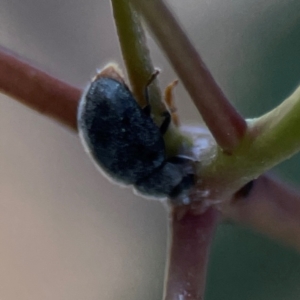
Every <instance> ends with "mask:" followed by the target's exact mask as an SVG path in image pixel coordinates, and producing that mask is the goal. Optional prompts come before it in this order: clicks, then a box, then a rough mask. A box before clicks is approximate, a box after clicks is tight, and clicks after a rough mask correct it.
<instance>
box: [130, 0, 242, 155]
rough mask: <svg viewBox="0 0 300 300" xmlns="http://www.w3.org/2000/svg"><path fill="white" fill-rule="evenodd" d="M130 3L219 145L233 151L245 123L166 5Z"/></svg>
mask: <svg viewBox="0 0 300 300" xmlns="http://www.w3.org/2000/svg"><path fill="white" fill-rule="evenodd" d="M131 1H132V3H133V4H134V5H135V6H136V7H137V8H138V9H139V10H140V12H141V14H142V15H143V17H144V18H145V20H146V22H147V24H148V26H149V27H150V29H151V30H152V32H153V34H154V35H155V37H156V39H157V40H158V42H159V44H160V46H161V47H162V49H163V50H164V51H165V53H166V55H167V57H168V59H169V60H170V62H171V64H172V65H173V67H174V69H175V70H176V72H177V74H178V75H179V77H180V79H181V80H182V82H183V84H184V85H185V88H186V89H187V91H188V92H189V94H190V96H191V98H192V99H193V101H194V103H195V105H196V107H197V108H198V110H199V112H200V113H201V115H202V117H203V119H204V121H205V123H206V124H207V126H208V128H209V129H210V131H211V132H212V134H213V136H214V138H215V139H216V141H217V143H218V145H219V146H220V147H221V148H223V149H224V150H226V151H228V152H232V151H233V150H234V149H235V148H236V147H237V146H238V145H239V142H240V141H241V139H242V137H243V135H244V133H245V131H246V122H245V120H244V119H243V118H242V117H241V116H240V115H239V114H238V112H237V111H236V110H235V108H234V107H233V106H232V105H231V103H230V102H229V101H228V100H227V99H226V97H225V95H224V94H223V92H222V91H221V89H220V88H219V86H218V85H217V83H216V82H215V80H214V79H213V77H212V75H211V74H210V72H209V70H208V69H207V67H206V66H205V63H204V62H203V60H202V59H201V57H200V55H199V54H198V53H197V51H196V49H195V48H194V46H193V45H192V43H191V42H190V40H189V39H188V37H187V36H186V34H185V33H184V31H183V30H182V28H181V27H180V25H179V24H178V22H177V21H176V19H175V18H174V16H173V15H172V13H171V12H170V11H169V9H168V8H167V6H166V5H165V4H164V3H163V2H162V1H161V0H152V1H148V0H131Z"/></svg>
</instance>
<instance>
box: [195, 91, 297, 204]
mask: <svg viewBox="0 0 300 300" xmlns="http://www.w3.org/2000/svg"><path fill="white" fill-rule="evenodd" d="M299 128H300V88H298V89H297V90H296V91H295V92H294V93H293V94H292V95H291V96H290V97H289V98H287V99H286V100H285V101H283V103H282V104H281V105H279V106H278V107H277V108H275V109H274V110H272V111H271V112H269V113H267V114H266V115H264V116H262V117H260V118H258V119H254V120H250V121H249V126H248V131H247V134H246V136H245V137H244V139H243V141H242V142H241V144H240V146H239V147H238V149H236V150H235V151H234V153H233V155H231V156H228V155H226V154H224V153H223V152H222V151H220V150H218V151H216V155H215V156H214V158H213V159H212V160H211V161H209V162H206V165H205V163H204V166H203V167H202V168H201V169H200V168H199V172H201V174H200V173H199V176H201V177H202V178H203V181H202V182H201V185H202V187H201V189H204V190H210V197H212V198H213V199H217V198H222V199H223V198H226V197H227V196H230V195H232V194H233V193H234V191H236V190H238V189H239V188H241V187H242V186H243V185H244V184H246V183H247V182H249V181H250V180H252V179H255V178H257V177H258V176H260V175H261V174H263V173H264V172H266V171H267V170H269V169H270V168H272V167H274V166H275V165H277V164H279V163H280V162H282V161H284V160H286V159H288V158H289V157H290V156H292V155H293V154H295V153H296V152H298V151H299V149H300V130H299Z"/></svg>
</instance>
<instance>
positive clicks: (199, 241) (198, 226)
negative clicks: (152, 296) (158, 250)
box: [164, 208, 219, 300]
mask: <svg viewBox="0 0 300 300" xmlns="http://www.w3.org/2000/svg"><path fill="white" fill-rule="evenodd" d="M182 210H184V209H182V208H176V209H174V210H173V211H172V213H171V224H170V227H171V241H170V253H169V255H168V257H169V262H168V268H167V278H166V286H165V295H164V300H202V299H203V297H204V291H205V281H206V270H207V262H208V258H209V250H210V245H211V242H212V237H213V234H214V230H215V227H216V225H217V221H218V219H219V217H218V216H219V213H218V212H217V211H216V210H215V209H212V208H210V209H209V210H207V211H206V212H205V213H204V214H202V215H194V214H193V213H192V212H191V211H189V212H186V213H184V215H182V213H183V212H182Z"/></svg>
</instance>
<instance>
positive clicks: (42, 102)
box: [0, 48, 81, 130]
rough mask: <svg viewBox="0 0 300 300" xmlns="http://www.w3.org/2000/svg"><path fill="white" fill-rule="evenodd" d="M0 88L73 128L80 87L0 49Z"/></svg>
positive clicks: (3, 91)
mask: <svg viewBox="0 0 300 300" xmlns="http://www.w3.org/2000/svg"><path fill="white" fill-rule="evenodd" d="M0 91H1V92H2V93H4V94H6V95H8V96H11V97H12V98H13V99H15V100H17V101H19V102H21V103H23V104H24V105H26V106H29V107H30V108H32V109H34V110H35V111H38V112H40V113H41V114H44V115H47V116H49V117H51V118H54V119H56V120H57V121H59V122H60V123H63V124H64V125H67V126H68V127H70V128H72V129H73V130H76V128H77V121H76V115H77V106H78V101H79V98H80V94H81V91H80V89H78V88H76V87H73V86H71V85H69V84H67V83H65V82H62V81H60V80H58V79H56V78H54V77H51V76H50V75H48V74H47V73H45V72H43V71H40V70H38V69H36V68H34V67H32V66H30V65H29V64H28V63H25V62H24V61H22V60H20V59H18V58H17V57H16V55H14V54H12V53H11V52H10V51H8V50H6V49H4V48H0Z"/></svg>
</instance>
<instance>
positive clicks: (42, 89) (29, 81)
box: [0, 49, 300, 250]
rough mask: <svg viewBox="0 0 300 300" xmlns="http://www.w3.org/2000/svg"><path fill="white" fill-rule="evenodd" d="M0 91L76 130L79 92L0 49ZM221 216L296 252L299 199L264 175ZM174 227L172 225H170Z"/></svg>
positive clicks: (299, 231)
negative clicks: (292, 248) (252, 229)
mask: <svg viewBox="0 0 300 300" xmlns="http://www.w3.org/2000/svg"><path fill="white" fill-rule="evenodd" d="M0 91H2V92H4V93H6V94H7V95H9V96H11V97H12V98H15V99H16V100H18V101H19V102H21V103H23V104H24V105H26V106H28V107H30V108H31V109H33V110H36V111H39V112H41V113H43V114H45V115H47V116H49V117H51V118H54V119H56V120H57V121H58V122H60V123H62V124H64V125H67V126H68V127H70V128H71V129H73V130H76V115H77V105H78V100H79V98H80V93H81V91H80V89H78V88H76V87H73V86H70V85H68V84H66V83H64V82H62V81H59V80H57V79H55V78H53V77H51V76H49V75H47V74H46V73H44V72H42V71H40V70H38V69H36V68H34V67H32V66H30V65H28V64H27V63H24V62H23V61H21V60H19V59H17V58H16V57H14V56H13V55H12V54H11V53H8V51H6V50H4V49H0ZM223 214H224V215H225V217H228V218H231V219H233V220H235V221H237V222H238V223H240V224H245V225H247V226H249V227H251V228H254V229H256V230H257V231H259V232H261V233H264V234H266V235H267V236H270V237H273V238H275V239H277V240H279V241H281V242H284V243H286V244H289V245H291V246H293V247H295V248H297V249H298V250H300V196H299V193H296V192H293V191H291V190H290V189H289V188H288V187H286V186H285V185H283V184H282V183H280V182H277V181H275V180H274V179H271V178H269V177H268V176H261V177H260V178H259V179H257V180H256V183H255V185H254V188H253V190H252V191H251V193H250V194H249V196H248V197H247V198H245V199H235V198H233V201H232V204H231V205H230V206H229V207H227V208H226V209H225V210H224V211H223ZM174 225H175V223H174Z"/></svg>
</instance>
